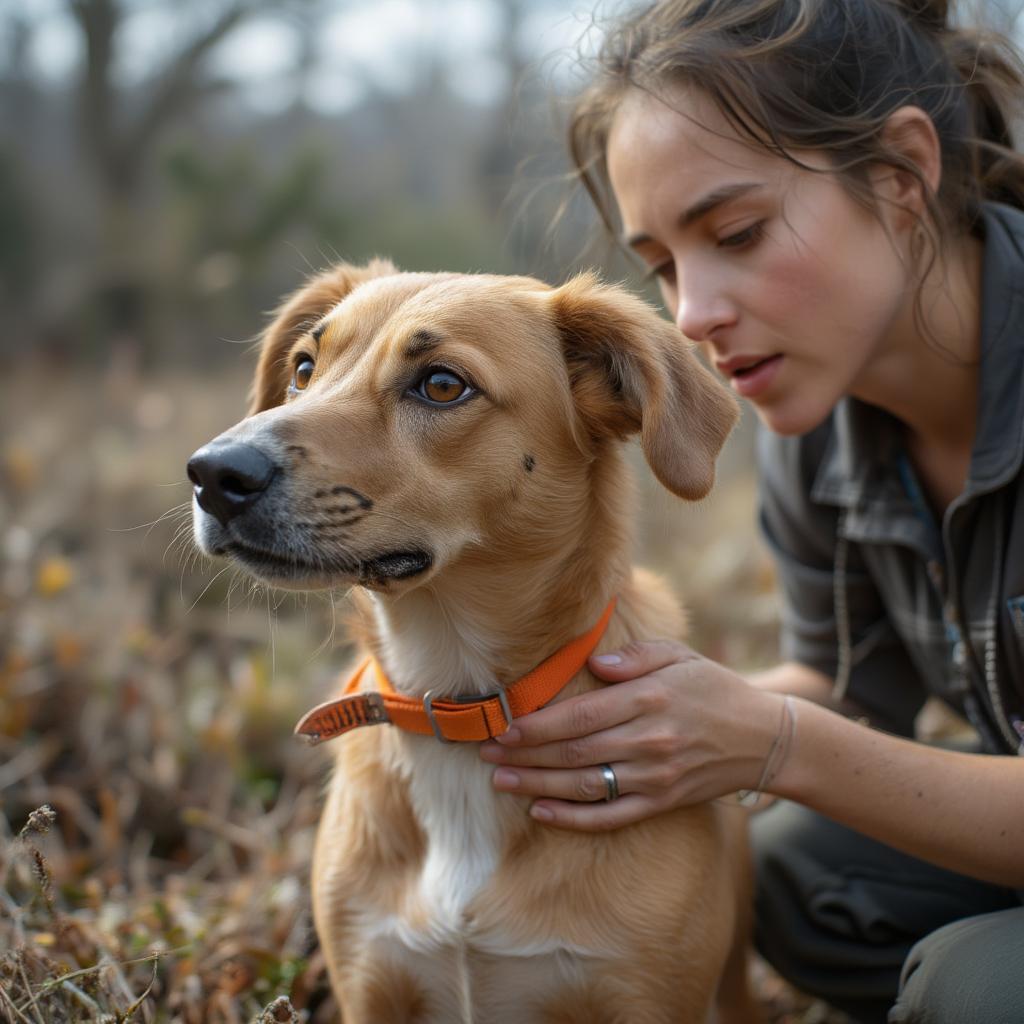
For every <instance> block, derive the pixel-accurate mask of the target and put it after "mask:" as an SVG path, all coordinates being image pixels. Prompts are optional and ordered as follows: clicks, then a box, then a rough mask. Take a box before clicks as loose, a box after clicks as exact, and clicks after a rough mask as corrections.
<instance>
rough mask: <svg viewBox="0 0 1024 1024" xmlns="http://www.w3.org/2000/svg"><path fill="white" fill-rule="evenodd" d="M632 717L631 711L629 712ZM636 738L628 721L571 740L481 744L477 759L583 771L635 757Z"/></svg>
mask: <svg viewBox="0 0 1024 1024" xmlns="http://www.w3.org/2000/svg"><path fill="white" fill-rule="evenodd" d="M630 714H631V715H632V714H633V712H630ZM639 753H641V750H638V749H637V737H636V736H635V735H634V731H633V730H631V729H630V728H629V722H626V723H624V724H620V725H616V726H613V727H612V728H610V729H604V730H601V731H599V732H592V733H589V734H588V735H584V736H575V737H573V738H571V739H565V740H561V739H560V740H553V741H552V742H550V743H541V744H539V745H537V746H533V745H531V746H519V745H516V746H514V747H510V746H507V745H506V744H504V743H491V742H488V743H484V744H482V745H481V747H480V757H481V758H482V759H483V760H484V761H488V762H490V763H491V764H504V765H512V766H517V767H524V768H584V767H592V766H593V765H599V764H607V763H608V762H610V761H619V760H625V759H629V758H631V757H633V758H635V757H636V756H637V755H638V754H639Z"/></svg>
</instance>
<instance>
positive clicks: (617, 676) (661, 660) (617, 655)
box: [587, 640, 700, 683]
mask: <svg viewBox="0 0 1024 1024" xmlns="http://www.w3.org/2000/svg"><path fill="white" fill-rule="evenodd" d="M699 657H700V655H698V654H697V653H696V651H694V650H693V649H692V648H690V647H687V646H686V644H681V643H679V642H678V641H677V640H636V641H634V642H632V643H628V644H626V645H624V646H623V647H620V648H618V649H617V650H615V651H609V652H608V653H607V654H597V655H594V656H593V657H591V658H590V660H589V661H588V662H587V665H588V667H589V668H590V671H591V672H593V673H594V675H596V676H598V677H600V678H601V679H605V680H607V681H608V682H615V683H617V682H621V681H622V680H624V679H636V678H638V677H639V676H646V675H650V674H651V673H652V672H657V671H658V669H662V668H666V667H667V666H668V665H679V664H682V663H683V662H686V661H692V660H694V659H696V658H699Z"/></svg>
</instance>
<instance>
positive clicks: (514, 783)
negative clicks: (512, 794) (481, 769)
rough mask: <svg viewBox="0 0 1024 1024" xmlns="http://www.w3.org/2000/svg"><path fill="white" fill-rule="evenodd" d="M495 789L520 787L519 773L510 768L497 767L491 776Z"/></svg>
mask: <svg viewBox="0 0 1024 1024" xmlns="http://www.w3.org/2000/svg"><path fill="white" fill-rule="evenodd" d="M491 781H492V782H493V783H494V788H495V789H518V788H519V773H518V772H514V771H512V770H511V769H509V768H496V769H495V770H494V774H493V775H492V776H491Z"/></svg>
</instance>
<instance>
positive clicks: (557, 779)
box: [493, 762, 634, 803]
mask: <svg viewBox="0 0 1024 1024" xmlns="http://www.w3.org/2000/svg"><path fill="white" fill-rule="evenodd" d="M610 767H611V769H612V771H613V772H614V773H615V782H616V785H617V786H618V791H619V794H620V795H622V796H624V795H625V794H627V793H631V792H633V785H634V782H633V772H632V769H631V768H630V766H629V765H628V764H625V763H620V764H615V763H614V762H612V763H611V765H610ZM493 781H494V788H495V789H497V790H500V791H501V792H503V793H529V794H530V795H531V796H538V797H553V798H554V799H556V800H575V801H581V802H583V803H596V802H598V801H607V800H608V783H607V781H606V780H605V777H604V773H603V771H602V766H601V765H595V766H593V767H591V768H581V769H578V770H576V771H546V770H545V769H543V768H509V767H506V766H504V765H502V766H501V767H500V768H496V769H495V770H494V777H493Z"/></svg>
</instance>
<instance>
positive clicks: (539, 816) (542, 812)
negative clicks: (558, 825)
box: [530, 804, 555, 821]
mask: <svg viewBox="0 0 1024 1024" xmlns="http://www.w3.org/2000/svg"><path fill="white" fill-rule="evenodd" d="M530 817H531V818H533V819H535V820H536V821H554V820H555V816H554V814H552V813H551V811H549V810H548V809H547V808H546V807H544V806H541V805H539V804H534V805H533V806H532V807H531V808H530Z"/></svg>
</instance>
